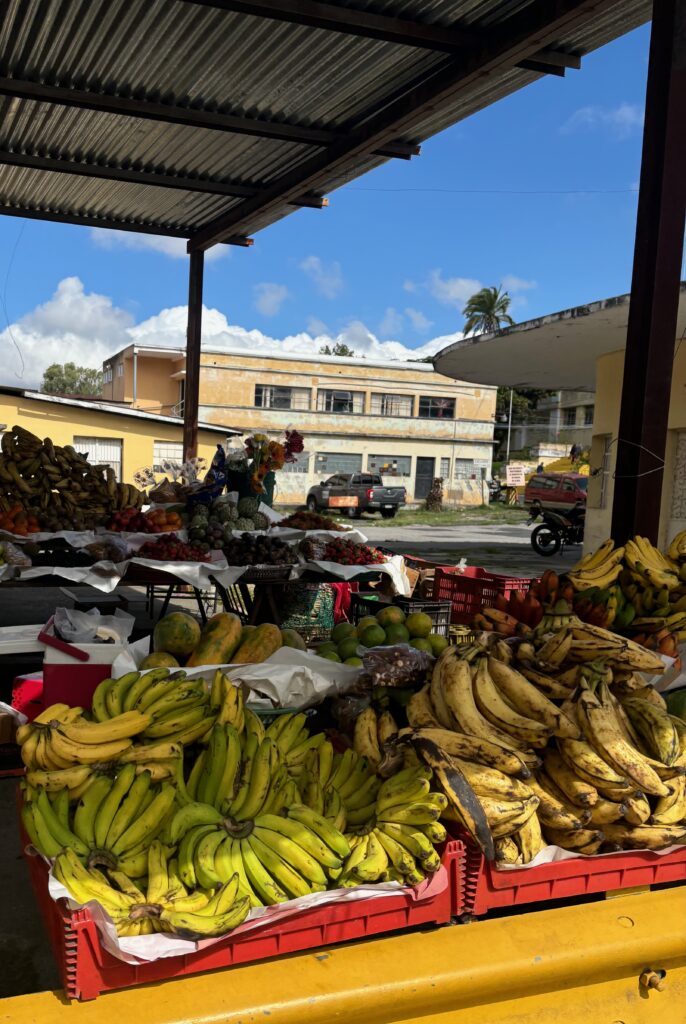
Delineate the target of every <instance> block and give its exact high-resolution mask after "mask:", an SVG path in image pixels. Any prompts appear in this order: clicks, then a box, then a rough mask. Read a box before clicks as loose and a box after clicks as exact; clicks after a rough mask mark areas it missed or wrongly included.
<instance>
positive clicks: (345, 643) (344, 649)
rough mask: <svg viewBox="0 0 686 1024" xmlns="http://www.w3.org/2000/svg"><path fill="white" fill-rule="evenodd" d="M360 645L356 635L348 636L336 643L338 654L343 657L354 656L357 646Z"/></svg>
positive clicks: (344, 658)
mask: <svg viewBox="0 0 686 1024" xmlns="http://www.w3.org/2000/svg"><path fill="white" fill-rule="evenodd" d="M359 645H360V641H359V640H358V639H357V637H356V636H349V637H348V638H347V639H346V640H341V642H340V643H339V645H338V654H339V655H340V657H341V658H342V659H343V661H345V660H346V658H354V657H355V655H356V654H357V648H358V647H359Z"/></svg>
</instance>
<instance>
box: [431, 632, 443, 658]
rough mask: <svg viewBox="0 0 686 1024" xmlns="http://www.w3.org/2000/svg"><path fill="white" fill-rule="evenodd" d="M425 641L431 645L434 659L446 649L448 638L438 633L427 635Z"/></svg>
mask: <svg viewBox="0 0 686 1024" xmlns="http://www.w3.org/2000/svg"><path fill="white" fill-rule="evenodd" d="M426 639H427V640H428V641H429V643H430V644H431V651H432V653H433V655H434V656H435V657H436V658H437V657H438V655H439V654H442V652H443V651H444V650H445V649H446V647H448V637H447V636H441V634H440V633H429V635H428V636H427V638H426Z"/></svg>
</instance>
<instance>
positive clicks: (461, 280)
mask: <svg viewBox="0 0 686 1024" xmlns="http://www.w3.org/2000/svg"><path fill="white" fill-rule="evenodd" d="M428 288H429V291H430V292H431V294H432V295H433V297H434V298H435V299H438V301H439V302H442V303H443V304H444V305H446V306H462V305H463V304H464V303H465V302H466V301H467V299H469V298H471V296H472V295H473V294H474V292H478V291H480V290H481V288H483V285H482V284H481V281H475V280H474V279H473V278H469V277H443V271H442V270H432V271H431V273H430V274H429V282H428Z"/></svg>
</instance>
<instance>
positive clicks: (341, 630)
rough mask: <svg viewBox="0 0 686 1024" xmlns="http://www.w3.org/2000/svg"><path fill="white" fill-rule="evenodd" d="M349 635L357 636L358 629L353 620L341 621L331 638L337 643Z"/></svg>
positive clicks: (334, 628) (333, 630)
mask: <svg viewBox="0 0 686 1024" xmlns="http://www.w3.org/2000/svg"><path fill="white" fill-rule="evenodd" d="M349 636H357V629H356V627H355V626H353V624H352V622H339V623H338V625H337V626H334V627H333V629H332V631H331V639H332V640H333V641H335V643H337V644H339V643H340V642H341V640H346V639H347V638H348V637H349Z"/></svg>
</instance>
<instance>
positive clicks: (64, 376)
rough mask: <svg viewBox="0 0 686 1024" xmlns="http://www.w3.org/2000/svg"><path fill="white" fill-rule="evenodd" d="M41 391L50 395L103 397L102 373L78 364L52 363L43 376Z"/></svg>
mask: <svg viewBox="0 0 686 1024" xmlns="http://www.w3.org/2000/svg"><path fill="white" fill-rule="evenodd" d="M41 390H42V391H45V392H46V393H47V394H48V395H89V396H93V395H101V394H102V373H101V371H100V370H93V369H91V368H90V367H89V366H77V365H76V363H52V364H51V365H50V366H48V368H47V370H46V371H45V373H44V374H43V382H42V384H41Z"/></svg>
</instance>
